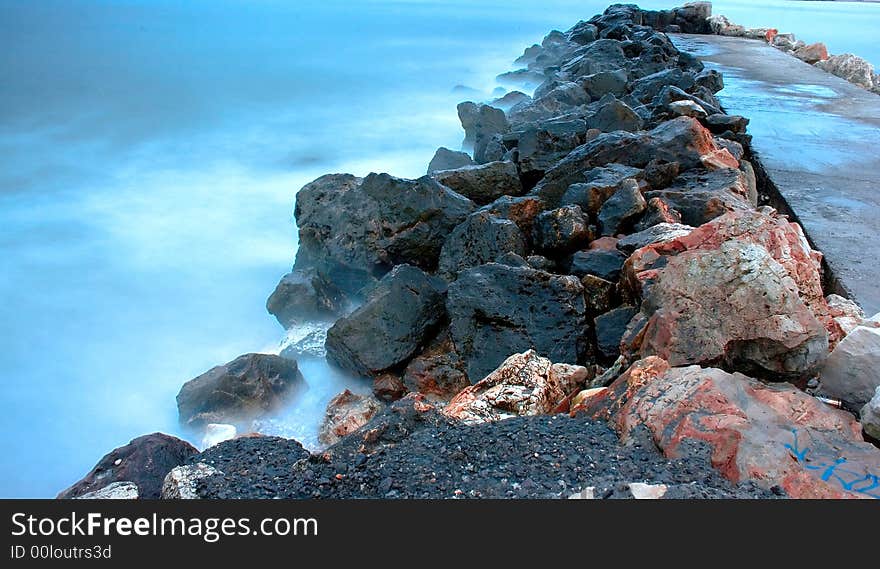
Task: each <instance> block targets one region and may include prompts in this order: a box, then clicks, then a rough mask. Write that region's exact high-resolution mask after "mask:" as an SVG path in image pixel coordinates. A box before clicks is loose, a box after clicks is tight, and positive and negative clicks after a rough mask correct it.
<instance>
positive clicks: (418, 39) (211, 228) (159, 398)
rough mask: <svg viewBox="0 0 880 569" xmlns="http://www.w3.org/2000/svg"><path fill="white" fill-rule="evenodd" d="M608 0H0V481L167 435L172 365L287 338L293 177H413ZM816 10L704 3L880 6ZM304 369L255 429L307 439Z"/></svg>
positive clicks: (57, 485) (851, 24)
mask: <svg viewBox="0 0 880 569" xmlns="http://www.w3.org/2000/svg"><path fill="white" fill-rule="evenodd" d="M606 4H607V3H606V2H592V1H589V2H583V1H561V0H552V1H546V2H540V3H537V2H535V3H523V4H517V5H516V6H515V7H514V6H512V5H511V4H510V3H509V2H502V1H500V0H492V1H487V2H472V1H468V2H465V1H463V0H462V1H455V2H449V1H443V2H440V1H436V2H434V1H424V2H422V1H384V0H383V1H379V0H377V1H359V2H343V1H338V0H337V1H334V0H323V1H320V2H316V1H305V2H303V1H298V2H282V1H280V0H279V1H272V0H259V1H250V2H244V1H240V2H232V1H218V0H213V1H207V0H189V1H187V2H173V1H170V0H115V1H111V0H103V1H101V0H88V1H87V0H63V1H62V0H54V1H53V0H30V1H28V2H17V1H0V77H2V83H0V155H2V156H3V159H2V162H0V298H2V299H3V302H2V303H0V342H2V350H0V374H2V376H0V377H2V393H0V405H2V411H3V412H2V413H0V431H2V433H3V434H2V437H0V496H3V497H13V496H28V497H51V496H54V495H55V494H56V493H57V492H58V491H59V490H61V489H63V488H65V487H66V486H68V485H69V484H71V483H73V482H75V481H76V480H77V479H78V478H79V477H81V476H82V475H84V474H85V473H86V472H87V471H88V470H89V469H90V468H91V467H92V466H93V465H94V464H95V462H97V460H98V459H99V458H100V457H101V456H102V455H103V454H104V453H106V452H108V451H109V450H111V449H112V448H114V447H116V446H119V445H122V444H125V443H127V442H128V441H129V440H131V439H132V438H134V437H136V436H139V435H142V434H146V433H151V432H154V431H163V432H168V433H172V434H178V435H184V433H182V432H181V430H180V428H179V426H178V424H177V410H176V405H175V400H174V398H175V396H176V394H177V392H178V390H179V389H180V386H181V385H182V384H183V383H184V382H185V381H187V380H189V379H191V378H192V377H195V376H196V375H198V374H200V373H202V372H204V371H206V370H208V369H209V368H211V367H212V366H214V365H217V364H221V363H225V362H227V361H230V360H232V359H233V358H235V357H236V356H238V355H240V354H243V353H247V352H254V351H267V352H272V351H277V349H278V346H279V343H280V342H281V340H282V338H283V336H284V331H283V330H282V329H281V327H280V326H279V325H278V323H277V322H276V321H275V319H274V318H273V317H271V316H270V315H269V314H268V313H266V310H265V300H266V297H267V296H268V295H269V294H270V293H271V292H272V290H273V288H274V286H275V284H276V283H277V281H278V279H279V278H280V277H281V276H282V275H283V274H284V273H286V272H287V271H288V270H289V269H290V266H291V265H292V263H293V258H294V255H295V252H296V231H295V225H294V224H293V221H292V210H293V201H294V196H295V192H296V190H298V189H299V188H300V187H301V186H302V185H303V184H305V183H307V182H309V181H311V180H312V179H314V178H316V177H318V176H319V175H322V174H324V173H327V172H342V171H345V172H351V173H354V174H357V175H365V174H367V173H369V172H370V171H377V172H381V171H387V172H390V173H392V174H395V175H398V176H405V177H416V176H419V175H422V174H423V173H424V171H425V168H426V165H427V163H428V161H429V160H430V158H431V156H432V155H433V152H434V150H435V149H436V148H437V147H438V146H448V147H450V148H457V147H458V145H459V144H460V142H461V138H462V135H463V133H462V131H461V129H460V126H459V124H458V119H457V116H456V112H455V105H456V103H458V102H459V101H461V100H464V99H468V98H476V99H480V98H489V93H490V92H491V91H492V90H493V89H494V88H495V87H496V83H495V79H494V77H495V75H496V74H498V73H500V72H502V71H505V70H507V69H509V68H510V65H511V63H512V61H513V59H515V58H516V57H517V56H518V55H519V54H520V53H521V52H522V50H523V48H525V47H526V46H527V45H530V44H532V43H535V42H540V40H541V38H542V37H543V36H544V35H545V34H546V33H547V32H548V31H549V30H550V29H552V28H558V29H566V28H568V27H570V26H571V25H572V24H574V23H575V22H576V21H577V20H579V19H583V18H588V17H590V16H591V15H593V14H594V13H597V12H600V11H601V10H602V9H604V7H605V6H606ZM675 4H677V3H673V2H641V5H642V6H644V7H653V8H659V7H670V6H673V5H675ZM827 4H828V3H822V2H784V1H781V0H778V1H776V2H769V3H768V2H761V3H760V5H761V10H760V11H755V10H754V9H753V8H751V9H750V8H749V6H750V5H751V3H748V2H724V3H719V2H716V4H715V5H716V10H715V11H716V12H719V13H727V14H729V15H731V16H732V18H733V19H734V20H735V21H737V22H739V23H743V24H746V25H755V26H757V25H775V26H777V27H779V28H780V31H793V32H795V33H798V34H799V35H802V36H803V37H804V39H806V40H808V41H811V40H823V41H826V43H828V45H829V48H830V49H831V50H832V51H833V52H842V51H853V52H854V53H856V54H859V55H862V56H864V57H866V58H868V59H872V60H873V61H880V57H877V55H878V54H877V47H876V46H875V45H873V43H874V42H873V36H871V35H870V34H871V33H872V32H875V31H876V30H877V29H878V25H877V24H878V22H880V6H877V5H869V4H834V5H831V6H828V5H827ZM728 6H729V7H730V8H729V9H727V7H728ZM793 6H794V7H793ZM758 16H761V18H760V20H761V21H756V20H757V19H758ZM765 19H766V21H764V20H765ZM784 22H785V23H784ZM789 22H790V23H789ZM844 25H845V26H846V30H844V29H843V27H844ZM797 26H800V27H802V28H803V30H802V31H801V30H800V29H798V28H797ZM831 26H834V29H833V30H832V29H830V28H831ZM862 32H864V33H862ZM813 36H814V37H813ZM457 85H463V86H466V87H469V88H472V89H475V90H476V94H474V93H473V92H469V91H467V92H466V91H464V90H462V89H458V90H456V89H455V86H457ZM480 93H483V95H481V94H480ZM300 363H301V368H302V371H303V374H304V376H305V378H306V380H307V382H308V383H309V390H308V391H306V392H305V393H304V394H303V396H302V397H300V398H299V399H298V400H297V401H295V402H293V404H292V405H291V407H290V408H289V409H287V410H285V412H284V413H282V415H281V416H280V417H279V418H277V419H276V420H275V421H274V422H273V423H271V424H267V430H270V431H271V430H273V429H274V430H275V431H276V432H279V433H286V434H287V436H293V437H296V438H298V439H299V440H303V442H310V441H313V440H314V436H315V433H316V427H317V420H318V418H319V417H320V416H321V415H322V413H323V408H324V405H326V402H327V400H329V398H330V397H332V395H334V394H335V393H337V392H339V391H341V389H343V388H344V387H345V386H348V385H352V382H351V380H350V379H349V378H346V377H345V376H344V374H341V373H339V372H338V371H336V370H332V369H328V368H327V367H326V365H324V364H323V363H322V362H320V361H317V360H306V359H303V360H301V362H300ZM354 385H355V386H356V387H357V388H358V389H360V390H368V389H369V384H368V382H365V381H359V382H356V383H355V384H354ZM193 442H197V441H193Z"/></svg>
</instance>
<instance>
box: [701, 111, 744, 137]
mask: <svg viewBox="0 0 880 569" xmlns="http://www.w3.org/2000/svg"><path fill="white" fill-rule="evenodd" d="M748 124H749V119H747V118H745V117H741V116H739V115H725V114H714V115H709V116H708V117H707V118H706V126H707V127H708V128H709V130H710V131H712V132H714V133H716V134H721V133H723V132H725V131H730V132H733V133H744V132H745V131H746V127H747V126H748Z"/></svg>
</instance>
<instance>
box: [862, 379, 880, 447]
mask: <svg viewBox="0 0 880 569" xmlns="http://www.w3.org/2000/svg"><path fill="white" fill-rule="evenodd" d="M861 423H862V428H863V429H865V432H866V433H868V434H869V435H871V436H872V437H874V438H875V439H878V440H880V387H878V388H877V389H876V390H875V391H874V397H872V398H871V400H870V401H868V402H867V403H866V404H865V406H864V407H862V412H861Z"/></svg>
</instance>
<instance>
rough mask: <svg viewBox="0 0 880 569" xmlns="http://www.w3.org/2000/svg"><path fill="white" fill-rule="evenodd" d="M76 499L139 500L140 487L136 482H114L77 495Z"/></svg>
mask: <svg viewBox="0 0 880 569" xmlns="http://www.w3.org/2000/svg"><path fill="white" fill-rule="evenodd" d="M74 499H75V500H137V499H138V487H137V484H135V483H134V482H126V481H120V482H113V483H112V484H108V485H107V486H104V487H103V488H100V489H98V490H95V491H94V492H89V493H88V494H83V495H82V496H77V497H76V498H74Z"/></svg>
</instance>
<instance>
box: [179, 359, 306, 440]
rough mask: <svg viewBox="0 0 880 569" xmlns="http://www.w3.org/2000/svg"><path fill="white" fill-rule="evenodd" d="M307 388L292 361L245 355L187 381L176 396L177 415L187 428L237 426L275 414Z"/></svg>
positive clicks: (294, 362)
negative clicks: (219, 425) (215, 425)
mask: <svg viewBox="0 0 880 569" xmlns="http://www.w3.org/2000/svg"><path fill="white" fill-rule="evenodd" d="M307 388H308V387H307V385H306V384H305V380H304V379H303V376H302V374H301V373H300V371H299V367H298V366H297V363H296V361H295V360H290V359H287V358H282V357H280V356H275V355H272V354H245V355H243V356H239V357H237V358H236V359H234V360H232V361H231V362H229V363H227V364H224V365H220V366H216V367H213V368H211V369H210V370H208V371H206V372H205V373H203V374H202V375H200V376H198V377H196V378H195V379H191V380H189V381H187V382H186V383H185V384H184V385H183V387H181V388H180V392H179V393H178V394H177V412H178V415H179V416H180V423H181V424H182V425H186V426H189V427H197V428H198V427H203V426H205V425H207V424H208V423H232V424H239V423H243V422H247V421H250V420H253V419H258V418H260V417H263V416H265V415H267V414H269V413H271V412H273V411H275V410H276V409H278V408H279V407H280V406H281V405H282V404H283V403H284V402H285V401H287V400H289V399H290V398H291V397H292V396H294V395H295V394H296V393H297V392H299V391H301V390H303V389H307Z"/></svg>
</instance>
